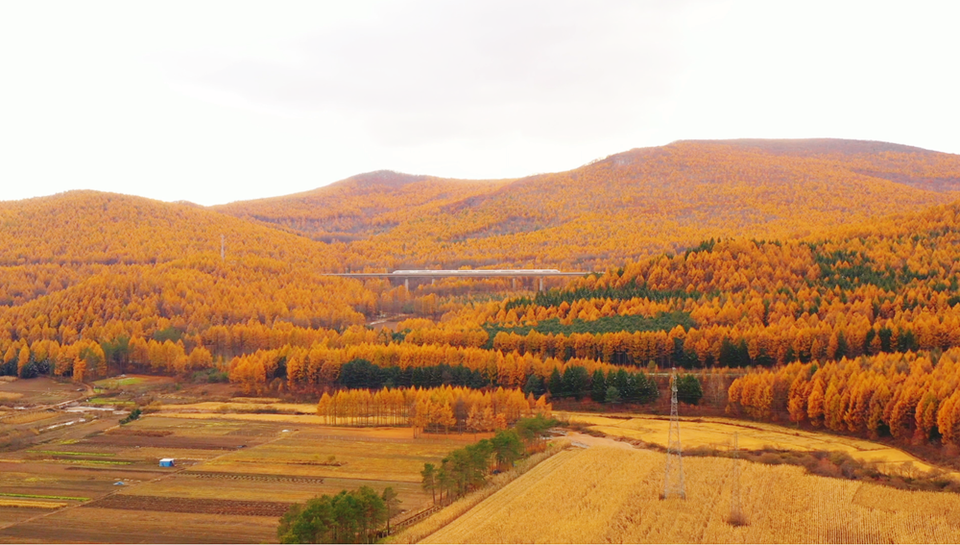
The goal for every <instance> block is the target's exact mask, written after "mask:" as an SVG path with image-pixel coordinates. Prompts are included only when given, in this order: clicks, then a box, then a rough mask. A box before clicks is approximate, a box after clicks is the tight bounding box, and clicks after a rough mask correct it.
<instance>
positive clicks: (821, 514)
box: [422, 446, 960, 543]
mask: <svg viewBox="0 0 960 545" xmlns="http://www.w3.org/2000/svg"><path fill="white" fill-rule="evenodd" d="M559 462H560V463H556V464H551V465H545V466H543V467H542V468H538V470H540V471H537V470H534V471H531V472H530V473H529V474H527V475H524V476H523V477H521V478H519V479H517V480H516V481H514V482H513V483H511V484H510V485H508V486H506V487H504V488H503V489H502V490H500V491H499V492H497V493H496V494H494V495H492V496H490V497H489V498H487V499H486V500H484V501H483V502H481V503H480V504H479V505H477V506H476V507H474V508H473V509H471V510H470V511H468V512H467V513H465V514H464V515H463V516H461V517H460V518H458V519H457V520H456V521H454V522H453V523H451V524H449V525H447V526H446V527H444V528H441V529H440V530H438V531H437V532H435V533H433V534H432V535H430V536H428V537H427V538H426V539H425V540H423V541H422V542H423V543H527V542H538V543H672V542H686V543H878V542H889V543H957V542H958V541H960V496H958V495H956V494H951V493H937V492H908V491H901V490H895V489H891V488H887V487H881V486H879V485H874V484H865V483H860V482H857V481H848V480H840V479H833V478H827V477H819V476H814V475H808V474H804V472H803V469H802V468H798V467H793V466H767V465H762V464H753V463H746V462H741V465H740V473H741V476H740V487H739V488H740V502H741V511H742V513H743V515H744V516H745V518H746V525H743V526H733V525H731V524H729V523H728V522H727V519H728V517H729V514H730V503H731V497H732V495H731V493H732V485H733V472H732V471H731V464H732V463H733V462H732V460H729V459H724V458H690V459H685V460H684V469H685V476H686V500H680V499H670V500H660V499H659V497H660V492H661V491H662V490H663V475H664V457H663V455H661V454H657V453H654V452H651V451H642V450H627V449H618V448H610V447H603V446H598V447H592V448H589V449H585V450H582V451H579V452H577V453H576V454H575V455H571V456H568V457H564V458H560V459H559Z"/></svg>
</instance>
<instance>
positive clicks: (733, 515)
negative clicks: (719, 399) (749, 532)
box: [729, 432, 743, 526]
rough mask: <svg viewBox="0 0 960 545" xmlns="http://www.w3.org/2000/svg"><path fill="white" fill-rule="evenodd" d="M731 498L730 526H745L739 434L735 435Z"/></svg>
mask: <svg viewBox="0 0 960 545" xmlns="http://www.w3.org/2000/svg"><path fill="white" fill-rule="evenodd" d="M731 489H732V492H731V497H730V521H729V522H730V524H733V525H737V526H739V525H741V524H743V512H742V511H740V441H739V434H738V433H736V432H734V434H733V484H732V485H731Z"/></svg>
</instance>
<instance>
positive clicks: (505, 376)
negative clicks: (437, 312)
mask: <svg viewBox="0 0 960 545" xmlns="http://www.w3.org/2000/svg"><path fill="white" fill-rule="evenodd" d="M356 360H365V361H367V362H370V363H371V364H372V365H373V366H375V367H379V368H381V369H390V368H398V369H399V374H398V375H397V378H396V380H398V381H399V380H406V378H405V377H406V376H409V377H410V380H411V383H410V385H411V386H413V383H412V380H413V369H417V368H420V369H427V371H421V372H420V373H421V374H420V377H421V379H422V380H423V381H425V383H431V381H435V380H436V377H437V376H439V377H440V378H441V380H443V379H445V378H446V379H449V381H451V382H448V383H452V381H455V380H457V381H460V380H462V381H468V382H469V381H473V380H476V374H474V373H479V374H480V377H482V379H483V380H484V381H486V382H485V383H486V384H490V385H493V386H502V387H504V388H520V387H523V386H524V385H525V384H526V382H527V380H528V378H529V376H530V375H531V374H536V375H539V376H540V377H543V378H546V377H549V376H550V373H551V372H552V371H553V370H554V369H556V368H560V369H566V368H567V367H570V366H578V367H583V368H584V369H586V370H587V371H588V372H590V373H592V372H593V371H595V370H596V369H603V370H604V371H607V370H610V369H615V366H613V365H611V364H605V363H602V362H599V361H596V360H587V359H577V358H573V359H570V360H568V361H565V362H564V361H560V360H559V359H556V358H548V359H542V358H539V357H537V356H535V355H533V354H524V355H520V354H517V353H503V352H500V351H491V350H484V349H482V348H472V347H457V346H449V345H446V346H444V345H414V344H409V343H390V344H385V345H381V344H368V343H362V344H358V345H352V346H346V347H344V348H330V347H328V346H326V345H325V344H321V345H315V346H312V347H310V348H309V349H306V348H299V347H292V346H285V347H283V348H281V349H278V350H261V351H257V352H255V353H253V354H247V355H244V356H240V357H237V358H234V359H233V360H231V362H230V380H231V382H234V383H236V384H238V385H239V386H240V387H241V388H243V390H244V391H245V392H248V393H252V392H262V391H264V390H265V389H266V388H267V387H269V386H271V385H284V387H286V388H289V389H292V390H305V391H317V390H322V389H324V388H328V387H336V386H337V380H339V378H340V376H341V369H342V367H343V366H344V365H345V364H347V363H350V362H353V361H356ZM356 365H360V366H362V368H363V369H365V370H369V367H367V366H366V365H365V364H354V366H356ZM442 366H447V367H446V369H447V371H448V373H447V374H446V375H444V373H443V369H444V367H442ZM459 367H463V368H464V369H465V370H456V369H458V368H459ZM356 369H357V367H354V370H356ZM408 370H409V375H407V374H406V373H407V372H408ZM468 371H469V372H468ZM386 373H387V374H385V375H381V374H380V372H379V371H377V372H375V373H374V372H373V371H370V372H366V371H364V372H363V373H362V374H364V375H365V376H361V377H356V376H354V377H353V378H356V379H358V380H371V381H376V380H378V379H380V378H387V379H389V378H390V377H391V376H392V375H390V373H393V371H388V372H386ZM438 373H439V375H438ZM374 375H375V376H374ZM351 380H352V379H351ZM384 385H387V384H386V381H384ZM394 385H395V386H396V385H397V384H394Z"/></svg>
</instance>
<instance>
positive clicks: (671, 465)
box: [662, 368, 687, 499]
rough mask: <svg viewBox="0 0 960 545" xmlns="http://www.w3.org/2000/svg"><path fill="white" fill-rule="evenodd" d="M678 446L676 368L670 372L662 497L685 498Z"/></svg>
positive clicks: (681, 459)
mask: <svg viewBox="0 0 960 545" xmlns="http://www.w3.org/2000/svg"><path fill="white" fill-rule="evenodd" d="M682 450H683V449H682V448H681V446H680V416H679V414H678V413H677V369H676V368H673V369H672V370H671V372H670V432H669V439H668V441H667V469H666V474H665V475H664V479H663V496H662V497H663V499H667V498H672V497H678V498H680V499H686V497H687V494H686V492H685V491H684V486H683V458H682V456H681V451H682Z"/></svg>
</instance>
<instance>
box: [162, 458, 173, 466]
mask: <svg viewBox="0 0 960 545" xmlns="http://www.w3.org/2000/svg"><path fill="white" fill-rule="evenodd" d="M173 463H174V459H173V458H160V467H173Z"/></svg>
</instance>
